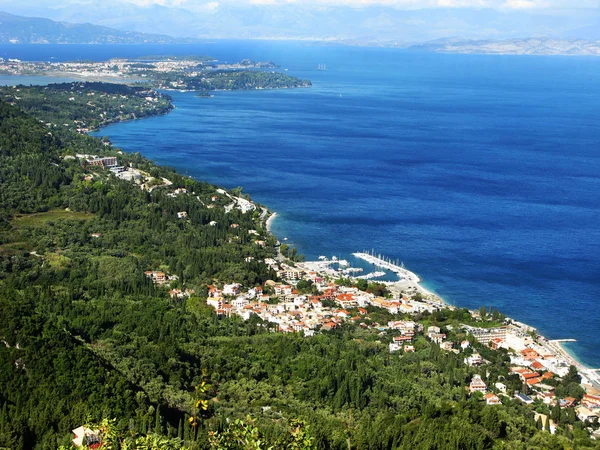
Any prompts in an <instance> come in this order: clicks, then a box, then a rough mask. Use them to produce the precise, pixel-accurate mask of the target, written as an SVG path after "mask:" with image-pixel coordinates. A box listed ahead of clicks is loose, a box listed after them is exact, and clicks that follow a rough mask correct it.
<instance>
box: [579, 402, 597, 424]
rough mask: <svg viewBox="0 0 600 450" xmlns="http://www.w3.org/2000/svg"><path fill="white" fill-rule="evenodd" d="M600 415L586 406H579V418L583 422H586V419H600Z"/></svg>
mask: <svg viewBox="0 0 600 450" xmlns="http://www.w3.org/2000/svg"><path fill="white" fill-rule="evenodd" d="M599 417H600V414H599V413H598V412H595V411H591V410H590V409H588V408H586V407H585V406H580V407H579V408H577V418H578V419H579V420H581V421H582V422H585V421H586V420H589V421H593V420H594V419H598V418H599Z"/></svg>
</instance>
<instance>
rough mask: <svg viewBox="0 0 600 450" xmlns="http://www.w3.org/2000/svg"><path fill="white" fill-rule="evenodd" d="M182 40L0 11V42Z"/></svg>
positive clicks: (164, 42)
mask: <svg viewBox="0 0 600 450" xmlns="http://www.w3.org/2000/svg"><path fill="white" fill-rule="evenodd" d="M182 41H183V40H182V39H179V40H177V39H175V38H172V37H169V36H163V35H158V34H146V33H137V32H132V31H121V30H115V29H113V28H107V27H103V26H98V25H92V24H90V23H83V24H73V23H67V22H55V21H53V20H50V19H44V18H38V17H23V16H15V15H12V14H8V13H5V12H0V44H174V43H177V42H182Z"/></svg>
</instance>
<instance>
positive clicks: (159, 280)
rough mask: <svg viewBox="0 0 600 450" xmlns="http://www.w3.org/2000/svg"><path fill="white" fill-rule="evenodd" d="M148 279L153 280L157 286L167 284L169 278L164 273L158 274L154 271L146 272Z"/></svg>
mask: <svg viewBox="0 0 600 450" xmlns="http://www.w3.org/2000/svg"><path fill="white" fill-rule="evenodd" d="M144 275H146V276H147V277H148V278H151V279H152V281H154V282H155V283H156V284H165V283H166V282H167V276H166V275H165V274H164V272H156V271H153V270H147V271H146V272H144Z"/></svg>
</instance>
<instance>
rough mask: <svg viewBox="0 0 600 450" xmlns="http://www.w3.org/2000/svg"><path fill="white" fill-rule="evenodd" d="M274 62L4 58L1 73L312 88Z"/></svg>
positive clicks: (165, 85) (204, 87)
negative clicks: (28, 59) (286, 72)
mask: <svg viewBox="0 0 600 450" xmlns="http://www.w3.org/2000/svg"><path fill="white" fill-rule="evenodd" d="M284 72H285V70H283V71H280V70H279V69H278V67H277V65H276V64H275V63H273V62H271V61H267V62H260V61H259V62H257V61H252V60H250V59H244V60H242V61H240V62H236V63H227V62H220V61H217V60H215V59H213V58H209V57H195V56H184V57H176V56H154V57H153V56H149V57H146V58H129V59H126V58H113V59H110V60H108V61H68V62H60V61H50V62H47V61H22V60H19V59H14V58H10V59H3V58H0V74H4V75H21V76H23V75H27V76H51V77H61V78H73V79H77V80H81V81H103V82H111V83H124V84H142V85H149V86H151V87H153V88H156V89H162V90H181V91H200V92H207V91H214V90H237V89H281V88H296V87H309V86H310V85H311V83H310V81H308V80H300V79H298V78H295V77H292V76H288V75H287V74H285V73H284Z"/></svg>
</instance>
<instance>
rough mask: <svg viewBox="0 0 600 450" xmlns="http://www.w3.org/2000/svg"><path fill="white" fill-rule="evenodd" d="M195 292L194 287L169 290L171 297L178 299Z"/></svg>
mask: <svg viewBox="0 0 600 450" xmlns="http://www.w3.org/2000/svg"><path fill="white" fill-rule="evenodd" d="M193 293H194V291H193V290H192V289H184V290H183V291H182V290H181V289H171V290H170V291H169V295H170V296H171V298H178V299H183V298H188V297H189V296H190V295H192V294H193Z"/></svg>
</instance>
